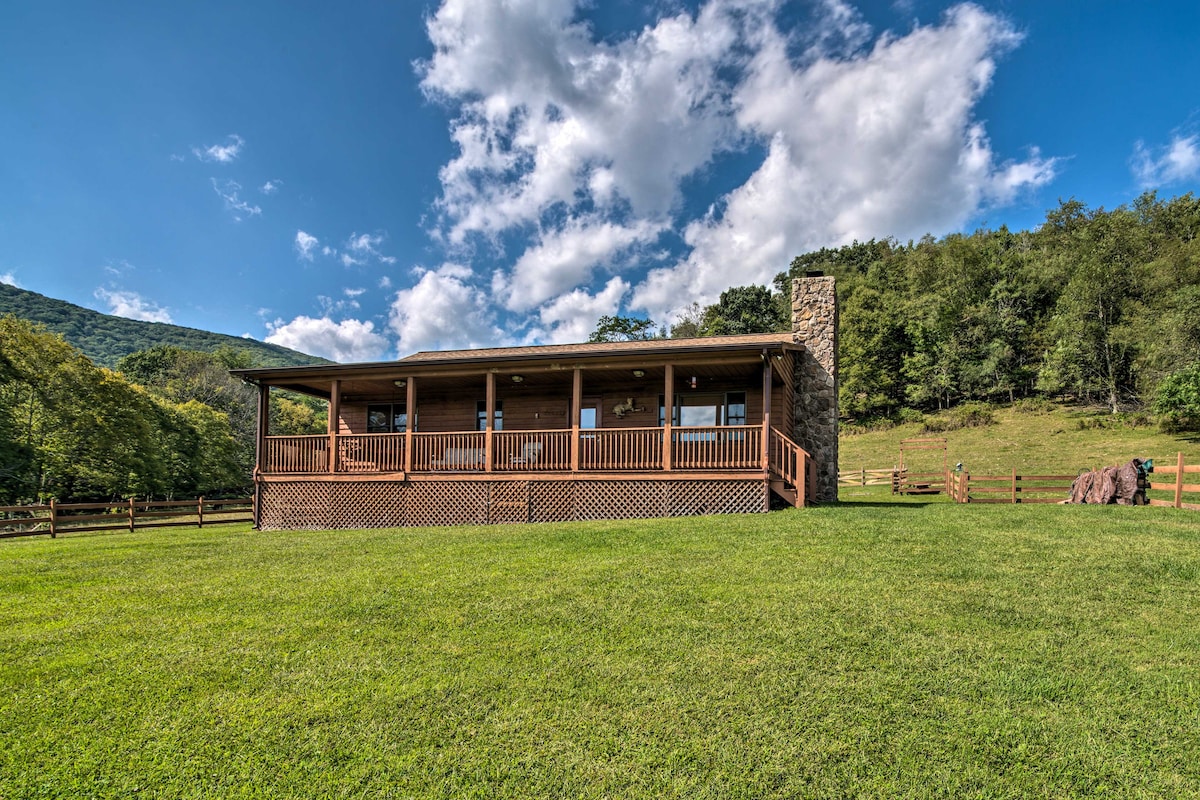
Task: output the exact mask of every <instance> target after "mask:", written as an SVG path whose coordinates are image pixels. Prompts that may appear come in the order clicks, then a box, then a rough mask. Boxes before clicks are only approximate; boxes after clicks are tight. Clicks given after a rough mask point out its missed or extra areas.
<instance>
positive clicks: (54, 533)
mask: <svg viewBox="0 0 1200 800" xmlns="http://www.w3.org/2000/svg"><path fill="white" fill-rule="evenodd" d="M57 514H58V509H57V508H55V506H54V498H53V497H51V498H50V538H51V539H57V538H58V531H57V530H56V523H57V520H56V519H55V516H56V515H57Z"/></svg>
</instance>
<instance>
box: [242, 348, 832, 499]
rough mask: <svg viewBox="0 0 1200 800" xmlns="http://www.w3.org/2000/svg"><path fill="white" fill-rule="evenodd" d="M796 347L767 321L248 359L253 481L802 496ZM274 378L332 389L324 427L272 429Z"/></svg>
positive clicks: (307, 388) (326, 393)
mask: <svg viewBox="0 0 1200 800" xmlns="http://www.w3.org/2000/svg"><path fill="white" fill-rule="evenodd" d="M800 349H801V348H799V347H798V346H796V345H794V344H792V343H791V342H790V340H788V339H787V337H786V336H781V335H776V334H768V335H761V334H759V335H750V336H741V337H720V338H714V339H704V340H660V341H655V342H623V343H605V344H603V345H592V344H589V345H564V346H549V347H530V348H497V349H495V350H488V351H479V350H475V351H454V352H447V353H419V354H417V355H415V356H410V357H409V358H406V359H402V360H400V361H394V362H385V363H377V364H358V365H332V366H326V367H297V368H279V369H260V370H244V371H239V372H241V373H242V376H243V377H244V378H245V379H246V380H249V381H251V382H252V383H255V384H256V385H257V386H258V387H259V392H260V393H259V437H258V453H257V459H256V464H257V467H256V481H257V483H258V484H259V485H260V486H266V485H270V484H278V483H288V484H292V485H297V484H298V483H305V484H312V483H313V482H318V483H322V484H335V483H348V484H349V483H352V484H355V485H365V483H364V482H374V483H388V484H392V485H396V486H401V485H403V486H409V487H411V485H413V484H430V483H453V484H456V485H459V486H465V485H467V484H486V485H489V486H490V485H492V484H494V483H496V482H500V483H503V482H506V481H507V482H510V483H511V482H513V481H535V482H537V483H539V484H542V483H546V482H555V481H560V482H564V483H572V484H573V485H580V484H579V482H581V481H583V482H585V483H586V484H587V485H598V484H597V483H596V482H605V481H607V482H610V483H611V482H614V481H631V482H644V481H649V482H650V483H649V484H647V485H656V482H659V483H661V482H663V481H667V482H670V481H675V482H683V483H684V484H687V485H691V486H698V485H702V484H705V485H707V488H706V489H705V491H706V492H709V493H713V492H719V491H721V489H720V488H719V487H720V486H721V485H724V484H723V483H722V482H728V481H734V482H736V483H737V484H738V485H741V484H743V483H745V482H750V483H753V484H756V485H758V486H760V487H762V490H763V491H773V492H774V493H775V494H776V495H778V496H779V497H781V498H783V499H784V500H785V501H786V502H788V503H791V504H793V505H803V504H805V502H806V501H807V499H808V498H810V497H812V496H813V494H812V493H813V486H812V480H813V478H814V470H813V469H812V468H811V467H812V465H811V461H810V458H809V456H808V454H807V453H806V452H805V451H804V450H803V449H802V448H800V447H799V446H798V445H797V444H796V443H795V442H794V441H793V440H792V439H791V437H790V436H789V435H788V433H786V432H790V431H791V430H792V429H793V428H794V406H795V394H794V387H795V353H796V352H797V351H799V350H800ZM273 389H287V390H291V391H297V392H302V393H305V394H308V395H311V396H314V397H319V398H322V399H325V400H327V401H328V404H329V405H328V427H327V431H326V433H325V434H322V435H309V436H292V435H279V434H275V433H273V432H271V431H270V430H269V422H268V421H269V420H270V418H271V405H270V404H271V393H272V390H273ZM662 485H664V486H665V485H666V484H662ZM680 485H683V484H680ZM655 491H657V490H655ZM408 494H412V492H408ZM650 494H653V492H650ZM764 498H765V495H764ZM655 502H658V501H655ZM664 502H665V501H664ZM755 502H758V501H755ZM763 502H764V503H765V499H764V501H763ZM706 503H709V504H711V502H710V501H706ZM760 510H765V506H764V507H763V508H761V509H760Z"/></svg>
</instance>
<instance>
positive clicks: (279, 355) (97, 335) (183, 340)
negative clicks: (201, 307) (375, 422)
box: [0, 283, 333, 367]
mask: <svg viewBox="0 0 1200 800" xmlns="http://www.w3.org/2000/svg"><path fill="white" fill-rule="evenodd" d="M4 314H12V315H13V316H14V317H18V318H20V319H24V320H29V321H31V322H37V323H40V324H42V325H44V326H45V327H46V329H47V330H49V331H52V332H53V333H57V334H59V335H61V336H62V337H63V338H64V339H66V340H67V342H69V343H70V344H71V345H72V346H73V347H75V348H76V349H78V350H79V351H81V352H82V353H83V354H84V355H86V356H87V357H88V358H90V359H91V360H92V361H93V362H95V363H96V364H100V365H102V366H105V367H114V366H116V363H117V361H119V360H120V359H121V358H123V357H125V356H127V355H129V354H130V353H136V352H138V351H139V350H146V349H149V348H151V347H155V346H156V345H172V346H174V347H178V348H181V349H184V350H200V351H203V352H206V353H211V352H213V351H214V350H217V349H220V348H221V347H230V348H233V349H235V350H238V351H241V352H248V353H250V355H251V356H252V357H253V359H254V363H255V364H257V365H258V366H263V367H289V366H300V365H304V364H331V363H333V362H332V361H329V360H328V359H324V358H319V357H317V356H310V355H308V354H306V353H301V352H299V351H296V350H291V349H289V348H287V347H282V346H280V345H277V344H268V343H267V342H260V341H258V340H256V339H246V338H243V337H240V336H230V335H228V334H224V333H213V332H212V331H203V330H200V329H199V328H185V327H183V326H181V325H171V324H169V323H165V322H142V321H140V320H134V319H126V318H125V317H116V316H113V315H111V314H101V313H100V312H99V311H93V310H91V309H90V308H84V307H82V306H77V305H75V304H74V303H68V302H67V301H65V300H55V299H54V298H52V297H46V296H45V295H42V294H38V293H37V292H31V291H28V290H27V289H18V288H17V287H16V286H10V285H8V284H6V283H0V315H4Z"/></svg>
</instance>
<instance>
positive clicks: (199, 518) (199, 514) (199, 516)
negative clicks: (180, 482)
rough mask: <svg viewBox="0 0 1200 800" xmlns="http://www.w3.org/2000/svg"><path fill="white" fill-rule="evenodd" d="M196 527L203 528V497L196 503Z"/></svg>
mask: <svg viewBox="0 0 1200 800" xmlns="http://www.w3.org/2000/svg"><path fill="white" fill-rule="evenodd" d="M196 527H197V528H203V527H204V495H200V498H199V499H198V500H197V501H196Z"/></svg>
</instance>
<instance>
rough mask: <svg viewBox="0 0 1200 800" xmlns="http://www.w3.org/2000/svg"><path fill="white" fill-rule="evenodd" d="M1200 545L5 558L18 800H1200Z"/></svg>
mask: <svg viewBox="0 0 1200 800" xmlns="http://www.w3.org/2000/svg"><path fill="white" fill-rule="evenodd" d="M1198 620H1200V514H1196V513H1189V512H1180V511H1174V510H1171V509H1156V508H1155V509H1150V508H1127V507H1095V506H1083V507H1062V506H1038V507H1027V506H1017V507H1009V506H992V507H971V506H954V505H949V504H945V503H935V504H930V505H923V504H920V503H912V502H910V503H904V504H895V505H873V504H867V503H863V504H859V505H855V504H843V505H841V506H836V507H825V508H814V509H807V510H798V511H797V510H793V511H787V512H776V513H772V514H769V515H752V516H729V517H717V518H700V519H679V520H660V521H639V522H608V523H580V524H563V525H530V526H520V527H488V528H452V529H413V530H389V531H365V532H364V531H354V532H329V533H311V532H309V533H256V532H252V531H248V530H246V529H245V527H233V526H226V527H223V528H213V529H208V528H206V529H204V530H203V531H195V530H186V529H172V530H169V531H139V532H137V533H135V534H123V533H122V534H114V535H78V536H74V537H62V538H59V539H57V540H49V539H45V538H42V539H29V540H9V541H2V542H0V731H3V737H2V740H3V745H2V746H0V797H3V798H18V797H131V796H147V797H155V796H157V797H409V796H413V797H488V798H491V797H530V796H551V797H561V796H569V797H686V798H704V797H746V798H752V797H797V796H800V797H803V796H819V797H843V796H853V795H857V796H873V797H893V796H909V797H962V796H980V797H1027V796H1040V797H1062V796H1091V795H1094V796H1113V797H1131V796H1157V797H1180V796H1196V795H1200V624H1198V622H1197V621H1198Z"/></svg>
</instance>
